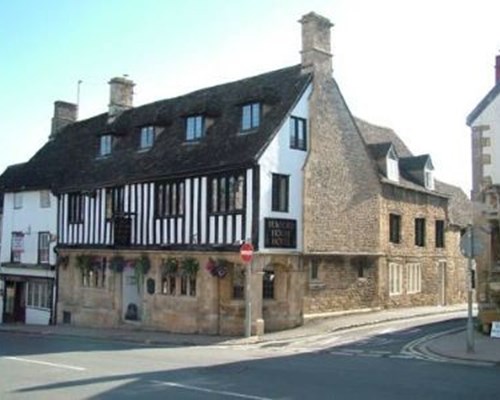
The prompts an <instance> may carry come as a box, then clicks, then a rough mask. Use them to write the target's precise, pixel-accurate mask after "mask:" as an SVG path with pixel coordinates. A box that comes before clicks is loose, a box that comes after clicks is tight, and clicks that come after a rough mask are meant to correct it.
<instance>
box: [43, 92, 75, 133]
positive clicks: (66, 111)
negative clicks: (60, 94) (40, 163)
mask: <svg viewBox="0 0 500 400" xmlns="http://www.w3.org/2000/svg"><path fill="white" fill-rule="evenodd" d="M77 119H78V106H77V105H76V104H73V103H68V102H66V101H60V100H58V101H55V102H54V116H53V117H52V129H51V132H50V136H49V139H50V140H51V139H54V138H55V136H56V135H57V134H58V133H59V131H61V129H63V128H64V127H65V126H67V125H69V124H72V123H73V122H76V120H77Z"/></svg>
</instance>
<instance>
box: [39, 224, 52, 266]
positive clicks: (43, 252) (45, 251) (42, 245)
mask: <svg viewBox="0 0 500 400" xmlns="http://www.w3.org/2000/svg"><path fill="white" fill-rule="evenodd" d="M49 249H50V233H49V232H39V233H38V264H48V263H49V258H50V256H49V254H50V253H49Z"/></svg>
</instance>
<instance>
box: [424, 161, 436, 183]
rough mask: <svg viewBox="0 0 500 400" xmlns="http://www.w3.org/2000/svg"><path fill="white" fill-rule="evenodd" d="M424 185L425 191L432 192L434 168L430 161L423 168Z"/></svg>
mask: <svg viewBox="0 0 500 400" xmlns="http://www.w3.org/2000/svg"><path fill="white" fill-rule="evenodd" d="M424 184H425V188H426V189H429V190H434V167H433V166H432V162H431V160H430V159H429V160H428V161H427V163H426V164H425V167H424Z"/></svg>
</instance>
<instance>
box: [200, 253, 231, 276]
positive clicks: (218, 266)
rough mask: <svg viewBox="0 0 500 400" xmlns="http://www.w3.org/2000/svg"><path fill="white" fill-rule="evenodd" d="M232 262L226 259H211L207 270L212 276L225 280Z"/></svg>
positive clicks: (206, 267) (206, 266)
mask: <svg viewBox="0 0 500 400" xmlns="http://www.w3.org/2000/svg"><path fill="white" fill-rule="evenodd" d="M230 264H231V263H230V262H229V261H227V260H226V259H224V258H217V259H213V258H212V257H210V258H209V259H208V262H207V264H206V265H205V269H206V270H207V271H208V272H209V273H210V275H212V276H214V277H217V278H221V279H222V278H224V277H225V276H226V275H227V272H228V270H229V266H230Z"/></svg>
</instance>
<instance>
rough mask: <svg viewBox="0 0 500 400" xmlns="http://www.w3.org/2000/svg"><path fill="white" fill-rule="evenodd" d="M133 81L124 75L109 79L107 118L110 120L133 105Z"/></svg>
mask: <svg viewBox="0 0 500 400" xmlns="http://www.w3.org/2000/svg"><path fill="white" fill-rule="evenodd" d="M134 86H135V85H134V82H132V81H131V80H130V79H127V78H125V77H119V78H113V79H111V80H110V81H109V89H110V90H109V109H108V119H109V121H110V122H112V121H113V120H114V119H115V118H116V117H117V116H118V114H120V113H121V112H123V111H125V110H128V109H130V108H132V107H133V105H132V101H133V97H134Z"/></svg>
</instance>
